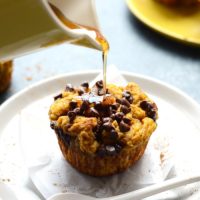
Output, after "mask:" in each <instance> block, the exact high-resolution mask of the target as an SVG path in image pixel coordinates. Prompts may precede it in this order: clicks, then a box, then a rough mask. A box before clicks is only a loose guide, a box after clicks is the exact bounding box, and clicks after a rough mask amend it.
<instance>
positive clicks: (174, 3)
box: [158, 0, 199, 6]
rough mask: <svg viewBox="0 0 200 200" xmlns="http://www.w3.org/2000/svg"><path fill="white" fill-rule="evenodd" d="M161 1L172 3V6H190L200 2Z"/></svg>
mask: <svg viewBox="0 0 200 200" xmlns="http://www.w3.org/2000/svg"><path fill="white" fill-rule="evenodd" d="M158 1H159V2H161V3H163V4H166V5H170V6H174V5H175V6H182V5H183V6H189V5H196V4H198V3H199V0H158Z"/></svg>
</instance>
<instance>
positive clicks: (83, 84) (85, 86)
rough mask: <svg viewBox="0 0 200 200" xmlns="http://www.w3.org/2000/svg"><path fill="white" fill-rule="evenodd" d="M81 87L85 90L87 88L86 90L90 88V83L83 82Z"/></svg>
mask: <svg viewBox="0 0 200 200" xmlns="http://www.w3.org/2000/svg"><path fill="white" fill-rule="evenodd" d="M81 86H82V87H84V88H86V89H88V88H89V83H88V82H83V83H82V84H81Z"/></svg>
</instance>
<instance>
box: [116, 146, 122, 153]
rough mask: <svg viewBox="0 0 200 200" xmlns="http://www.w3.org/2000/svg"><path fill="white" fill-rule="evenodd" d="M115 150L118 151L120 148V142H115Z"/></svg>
mask: <svg viewBox="0 0 200 200" xmlns="http://www.w3.org/2000/svg"><path fill="white" fill-rule="evenodd" d="M115 150H116V152H117V153H119V152H120V151H121V150H122V146H121V145H120V144H115Z"/></svg>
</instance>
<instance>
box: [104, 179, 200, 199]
mask: <svg viewBox="0 0 200 200" xmlns="http://www.w3.org/2000/svg"><path fill="white" fill-rule="evenodd" d="M198 181H200V175H196V176H192V177H184V178H179V177H178V178H172V179H169V180H167V181H164V182H162V183H158V184H154V185H151V186H147V187H145V188H142V189H139V190H136V191H133V192H129V193H126V194H122V195H118V196H116V197H109V198H105V199H102V200H111V199H112V200H133V199H134V200H140V199H143V198H145V197H150V196H152V195H155V194H158V193H161V192H164V191H167V190H170V189H173V188H177V187H180V186H183V185H187V184H191V183H195V182H198Z"/></svg>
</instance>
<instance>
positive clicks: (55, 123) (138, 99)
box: [49, 81, 158, 156]
mask: <svg viewBox="0 0 200 200" xmlns="http://www.w3.org/2000/svg"><path fill="white" fill-rule="evenodd" d="M106 88H107V89H106V94H104V90H103V82H102V81H98V82H96V84H95V85H94V86H93V87H92V88H89V84H88V83H87V82H84V83H82V84H81V86H80V87H77V88H75V87H72V85H70V84H68V85H67V86H66V88H65V90H64V91H63V92H62V93H61V94H59V95H57V96H55V97H54V100H55V101H54V103H53V104H52V105H51V107H50V110H49V118H50V120H51V127H52V128H53V129H55V131H56V132H62V134H64V135H65V136H67V137H70V139H74V140H76V143H77V144H78V145H79V147H80V150H81V151H82V152H85V153H89V154H97V155H99V156H103V155H116V153H118V152H120V151H121V150H122V149H123V150H126V149H128V148H137V146H138V144H139V143H141V142H146V141H148V139H149V137H150V136H151V134H152V132H153V131H154V130H155V129H156V126H157V125H156V119H157V117H158V114H157V106H156V104H155V103H154V102H153V101H152V100H150V99H149V98H148V96H147V95H146V94H145V93H144V92H142V90H141V89H140V87H139V86H138V85H137V84H136V83H133V82H130V83H128V84H127V85H126V86H125V87H121V86H116V85H114V84H107V85H106Z"/></svg>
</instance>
